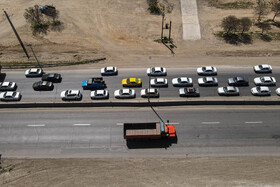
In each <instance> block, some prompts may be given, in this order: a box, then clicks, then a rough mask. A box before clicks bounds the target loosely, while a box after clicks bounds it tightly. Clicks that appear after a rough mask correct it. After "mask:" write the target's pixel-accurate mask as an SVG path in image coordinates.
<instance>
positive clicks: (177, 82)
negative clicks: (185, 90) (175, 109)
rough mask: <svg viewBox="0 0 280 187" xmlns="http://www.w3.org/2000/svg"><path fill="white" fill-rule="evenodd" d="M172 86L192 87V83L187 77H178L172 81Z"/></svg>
mask: <svg viewBox="0 0 280 187" xmlns="http://www.w3.org/2000/svg"><path fill="white" fill-rule="evenodd" d="M172 84H173V86H174V87H192V86H193V81H192V78H189V77H178V78H174V79H172Z"/></svg>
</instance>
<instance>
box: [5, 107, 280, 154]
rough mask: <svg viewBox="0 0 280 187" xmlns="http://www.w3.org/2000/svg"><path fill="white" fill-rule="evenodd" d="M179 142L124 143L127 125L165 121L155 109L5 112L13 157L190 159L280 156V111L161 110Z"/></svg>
mask: <svg viewBox="0 0 280 187" xmlns="http://www.w3.org/2000/svg"><path fill="white" fill-rule="evenodd" d="M156 111H157V112H158V114H159V115H160V116H161V117H162V118H163V119H164V120H165V121H166V120H167V119H168V120H170V123H173V124H174V125H175V128H176V130H177V136H178V140H177V142H169V141H166V140H160V141H159V140H156V141H136V142H133V143H132V144H131V143H128V144H127V142H126V141H125V140H124V139H123V127H122V124H121V123H124V122H145V121H147V122H148V121H159V120H158V118H157V116H156V115H155V114H154V113H153V112H152V111H151V109H150V108H140V109H139V108H138V109H137V108H121V109H117V108H87V109H83V108H75V109H70V108H67V109H13V110H12V109H11V110H9V109H5V110H0V119H1V122H0V154H2V155H3V156H7V157H130V156H133V157H137V156H140V157H150V156H151V157H152V156H159V157H186V156H205V155H207V156H237V155H239V156H240V155H245V156H246V155H251V156H252V155H254V156H257V155H265V156H279V155H280V146H279V145H280V125H279V119H280V118H279V112H280V108H279V107H278V106H270V107H262V106H254V107H237V106H235V107H234V106H233V107H230V106H225V107H223V106H219V107H216V106H215V107H214V106H208V107H172V108H170V107H169V108H156Z"/></svg>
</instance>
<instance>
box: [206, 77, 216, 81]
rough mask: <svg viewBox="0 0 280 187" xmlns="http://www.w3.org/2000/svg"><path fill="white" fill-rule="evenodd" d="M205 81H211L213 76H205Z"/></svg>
mask: <svg viewBox="0 0 280 187" xmlns="http://www.w3.org/2000/svg"><path fill="white" fill-rule="evenodd" d="M205 79H206V81H213V80H214V78H213V77H205Z"/></svg>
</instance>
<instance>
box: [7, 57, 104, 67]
mask: <svg viewBox="0 0 280 187" xmlns="http://www.w3.org/2000/svg"><path fill="white" fill-rule="evenodd" d="M103 60H106V58H98V59H93V60H83V61H77V62H61V63H47V64H44V63H40V65H41V66H42V67H56V66H71V65H78V64H89V63H94V62H99V61H103ZM37 66H38V65H37V63H36V64H35V63H34V64H11V65H10V64H9V65H6V64H3V65H2V68H3V69H23V68H32V67H37Z"/></svg>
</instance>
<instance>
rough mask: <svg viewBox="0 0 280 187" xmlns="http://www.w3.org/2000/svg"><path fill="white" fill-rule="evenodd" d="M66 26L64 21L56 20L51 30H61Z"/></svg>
mask: <svg viewBox="0 0 280 187" xmlns="http://www.w3.org/2000/svg"><path fill="white" fill-rule="evenodd" d="M64 28H65V27H64V23H63V22H62V21H55V22H53V24H52V26H51V31H54V32H61V31H62V30H64Z"/></svg>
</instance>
